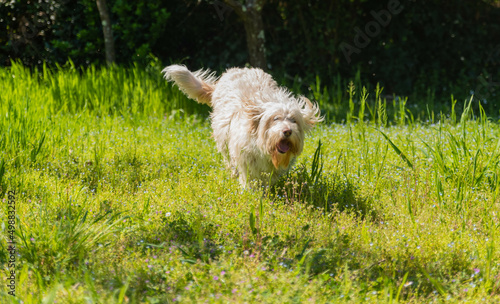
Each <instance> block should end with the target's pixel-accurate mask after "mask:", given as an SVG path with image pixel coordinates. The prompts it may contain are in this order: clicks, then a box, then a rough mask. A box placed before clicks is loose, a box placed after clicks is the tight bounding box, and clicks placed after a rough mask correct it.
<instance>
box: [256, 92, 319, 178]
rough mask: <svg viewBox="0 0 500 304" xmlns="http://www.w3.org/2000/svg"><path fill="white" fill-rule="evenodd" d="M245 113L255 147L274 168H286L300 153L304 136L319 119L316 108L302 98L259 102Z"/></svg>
mask: <svg viewBox="0 0 500 304" xmlns="http://www.w3.org/2000/svg"><path fill="white" fill-rule="evenodd" d="M247 114H249V115H250V116H251V121H252V125H251V128H252V132H253V134H255V135H257V143H258V145H259V146H260V147H261V149H262V150H263V151H265V152H266V153H267V154H269V155H270V156H271V159H272V163H273V165H274V167H275V168H276V169H279V168H280V167H282V168H283V169H285V168H288V166H289V165H290V161H291V160H292V159H293V158H294V157H296V156H298V155H299V154H300V153H302V149H303V147H304V137H305V134H306V133H307V132H309V131H310V130H311V129H312V127H313V126H314V124H315V123H316V122H318V121H320V120H321V118H320V117H319V110H318V108H317V107H316V106H314V105H313V104H312V103H311V102H310V101H309V100H308V99H307V98H304V97H303V98H301V99H298V100H297V99H295V98H289V100H287V102H267V103H262V104H260V106H258V107H252V108H251V109H250V111H247Z"/></svg>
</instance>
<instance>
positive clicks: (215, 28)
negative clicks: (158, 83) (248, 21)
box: [0, 0, 500, 96]
mask: <svg viewBox="0 0 500 304" xmlns="http://www.w3.org/2000/svg"><path fill="white" fill-rule="evenodd" d="M396 2H397V3H399V5H400V6H401V8H402V9H401V12H400V13H398V14H391V15H390V19H389V20H388V22H387V24H385V25H384V24H381V22H382V23H384V21H383V20H382V21H380V20H379V21H377V18H376V17H374V16H375V15H377V14H382V13H381V11H382V10H386V11H389V6H390V5H393V4H394V3H396ZM108 5H109V7H110V11H111V19H112V22H113V33H114V39H115V45H116V51H117V54H116V55H117V58H116V60H117V62H118V63H121V64H128V63H130V62H139V63H146V62H148V60H149V59H148V56H149V55H154V56H155V57H158V58H160V59H161V60H162V61H163V62H164V63H165V64H168V63H170V62H182V63H184V64H187V65H189V66H192V67H193V68H201V67H208V68H212V69H219V70H220V69H223V68H226V67H229V66H244V65H245V64H247V63H248V62H249V61H250V60H249V56H248V50H247V41H246V32H245V27H244V20H242V19H243V18H242V15H241V14H237V12H236V11H235V10H234V9H233V8H231V7H230V6H228V5H226V4H225V2H224V1H222V0H221V1H219V0H204V1H200V0H179V1H162V0H147V1H146V0H137V1H124V0H108ZM499 6H500V5H499V1H486V0H485V1H478V0H475V1H473V0H465V1H459V0H452V1H445V0H438V1H432V2H429V3H426V4H425V5H421V4H419V3H417V1H416V0H400V1H397V0H387V1H384V2H376V1H367V0H336V1H323V0H294V1H287V0H268V1H266V2H265V5H264V7H263V9H262V19H263V23H264V29H265V38H266V39H265V50H266V59H267V66H268V68H270V70H271V72H272V73H280V74H281V75H284V74H286V75H290V76H292V77H293V76H294V75H299V76H301V77H302V78H306V79H307V80H308V81H313V80H314V77H315V75H319V76H320V77H321V79H322V80H323V81H324V82H327V83H332V82H333V81H334V79H336V77H337V75H341V76H343V77H352V76H353V75H354V73H355V72H356V71H360V72H361V77H362V78H363V80H364V82H369V83H376V82H381V85H383V86H384V87H385V92H387V93H391V92H397V93H400V94H408V93H409V92H412V91H415V90H417V91H418V90H420V91H424V90H426V89H427V88H428V87H429V85H432V86H433V87H435V84H437V83H439V87H435V90H436V92H438V93H439V91H441V92H443V93H445V94H448V92H449V90H450V89H451V86H452V84H457V83H461V84H463V87H464V89H463V90H464V91H465V90H473V89H474V88H476V87H478V85H481V86H483V87H484V86H486V87H491V86H492V84H495V83H498V82H499V80H498V77H499V76H500V75H499V73H500V72H499V71H500V69H499V67H500V21H499V20H500V8H499ZM382 19H383V18H382ZM374 22H375V23H378V27H379V29H378V30H377V28H376V25H375V23H374ZM0 26H1V27H3V28H5V29H6V31H0V64H2V65H9V64H10V60H12V59H15V60H21V61H22V62H24V63H25V64H28V65H38V64H41V63H42V62H44V61H46V62H48V63H63V62H65V61H66V60H67V59H68V58H71V59H72V60H73V61H74V62H75V63H76V64H78V65H85V64H88V63H103V62H104V59H105V56H104V39H103V35H102V28H101V23H100V20H99V14H98V11H97V7H96V4H95V1H93V0H78V1H69V0H38V1H26V0H23V1H21V0H11V1H8V2H2V3H1V4H0ZM367 27H368V28H367ZM367 30H371V31H372V34H373V33H374V34H373V35H371V36H369V37H368V38H369V42H368V43H366V44H365V45H363V47H359V45H358V46H356V44H355V39H356V36H357V35H359V32H360V31H361V32H363V33H365V34H366V33H367ZM343 43H344V44H343ZM346 44H349V45H351V46H353V47H355V48H356V49H357V51H356V52H353V53H351V54H350V56H349V60H347V58H346V54H345V51H343V49H342V48H341V47H340V46H341V45H346ZM499 86H500V84H499ZM490 95H491V94H490ZM488 96H489V95H488Z"/></svg>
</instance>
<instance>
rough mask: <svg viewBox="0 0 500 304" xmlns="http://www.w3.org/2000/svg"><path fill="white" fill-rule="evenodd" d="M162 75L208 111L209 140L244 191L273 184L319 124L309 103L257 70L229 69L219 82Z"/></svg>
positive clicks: (172, 71) (174, 71)
mask: <svg viewBox="0 0 500 304" xmlns="http://www.w3.org/2000/svg"><path fill="white" fill-rule="evenodd" d="M163 72H164V73H165V78H166V79H167V80H170V81H174V82H175V84H176V85H177V86H178V87H179V88H180V89H181V90H182V91H183V92H184V93H185V94H186V95H187V96H188V97H190V98H192V99H194V100H196V101H198V102H199V103H204V104H207V105H209V106H211V107H212V108H213V111H212V113H211V120H212V129H213V136H214V138H215V141H216V143H217V149H218V150H219V152H220V153H222V155H223V156H224V158H225V160H226V162H227V164H228V166H229V167H230V168H232V169H233V174H234V175H235V176H239V181H240V184H241V185H242V186H243V187H246V186H247V183H249V182H251V181H253V180H257V181H260V182H262V184H267V182H268V181H270V182H271V184H272V183H274V182H275V181H276V180H277V179H278V178H279V176H280V175H281V174H283V173H285V172H287V171H288V169H289V168H290V167H291V166H292V165H293V164H294V162H295V160H296V158H297V156H299V154H300V153H301V152H302V148H303V146H304V136H305V134H306V133H308V132H309V131H310V130H311V129H312V127H313V126H314V124H315V123H317V122H319V121H322V120H323V118H322V117H321V116H320V111H319V108H318V106H317V105H316V104H312V103H311V102H310V101H309V99H307V98H305V97H303V96H299V97H298V98H297V97H294V96H292V94H291V93H290V92H289V91H288V90H286V89H284V88H280V87H278V85H277V83H276V81H274V80H273V79H272V77H271V75H269V74H267V73H265V72H264V71H262V70H261V69H248V68H244V69H240V68H231V69H228V70H227V71H226V72H225V73H224V74H222V76H221V77H220V79H218V80H217V78H216V77H215V76H214V74H213V73H210V72H209V71H203V70H199V71H196V72H190V71H189V70H188V69H187V68H186V67H185V66H181V65H171V66H168V67H166V68H165V69H164V70H163Z"/></svg>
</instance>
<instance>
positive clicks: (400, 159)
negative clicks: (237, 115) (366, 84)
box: [0, 66, 500, 303]
mask: <svg viewBox="0 0 500 304" xmlns="http://www.w3.org/2000/svg"><path fill="white" fill-rule="evenodd" d="M69 69H70V70H69V71H67V70H65V69H63V68H61V69H60V70H52V71H49V70H47V71H45V70H44V71H37V72H29V71H28V70H27V69H25V68H22V67H20V66H15V67H14V68H13V69H12V70H2V71H1V72H0V75H1V79H2V82H0V86H2V89H3V91H2V92H6V93H5V94H3V95H2V96H1V97H0V98H2V103H0V110H1V111H0V115H1V116H2V119H1V120H0V125H1V135H0V139H1V141H0V146H1V147H2V149H1V150H0V160H1V161H2V163H3V164H4V168H5V170H4V171H1V170H0V172H2V174H1V180H0V184H3V185H6V186H7V188H8V189H9V190H10V189H15V190H16V192H17V193H18V195H17V209H16V212H17V216H18V218H19V226H18V228H17V234H16V237H17V241H18V246H19V251H18V253H19V255H18V261H19V262H18V265H17V268H16V269H17V276H18V277H17V278H18V287H17V288H18V290H17V293H18V295H19V299H22V301H23V302H24V303H39V302H41V301H42V300H44V301H46V302H49V303H50V302H53V301H54V300H56V301H57V302H59V303H83V302H106V303H115V302H116V303H124V302H129V303H138V302H145V303H169V302H188V303H189V302H192V303H200V302H209V303H219V302H245V301H246V302H270V303H283V302H308V301H309V302H314V303H331V302H354V303H358V302H366V303H391V302H398V301H399V302H409V303H421V302H423V301H436V302H438V301H448V302H452V303H453V302H463V301H466V300H468V301H482V300H483V298H484V301H486V302H495V301H498V300H499V298H498V294H499V288H500V286H499V284H498V273H499V269H500V264H499V262H498V261H499V259H498V252H499V249H500V247H499V244H498V231H499V230H498V226H499V218H498V216H499V211H500V210H499V208H500V206H499V201H498V199H499V196H498V195H499V189H500V188H499V180H498V173H499V159H500V158H499V155H500V144H499V142H500V141H499V134H500V129H499V128H498V125H497V124H496V123H495V122H493V121H491V120H490V119H488V118H487V117H486V115H485V114H484V113H483V112H481V111H480V112H477V113H476V112H474V111H472V108H473V107H472V106H468V104H467V105H466V108H465V109H464V111H463V113H464V114H462V115H461V116H460V117H456V116H453V115H450V117H445V116H443V115H435V117H434V118H433V119H434V120H432V119H429V121H417V120H416V119H413V120H412V119H411V117H410V114H408V111H407V108H405V102H406V101H404V102H403V101H401V103H400V104H396V106H397V107H399V108H398V110H399V111H397V112H394V113H393V112H392V110H391V111H389V112H387V111H386V110H384V109H383V103H380V102H379V103H377V107H374V106H373V105H374V103H371V104H367V105H366V108H365V109H366V110H367V111H368V112H369V114H368V113H367V114H366V115H365V113H360V111H361V112H362V109H361V108H358V107H359V106H360V104H359V102H356V104H354V101H352V102H353V105H355V107H354V109H353V110H352V111H351V110H350V109H349V111H350V113H349V117H347V116H346V123H345V124H329V123H324V124H322V125H319V126H317V127H316V128H315V130H314V131H313V132H312V134H311V136H309V137H307V139H306V143H305V149H304V152H303V154H302V155H301V156H300V157H299V159H298V162H297V164H296V166H295V167H294V168H293V169H292V170H291V171H290V172H289V174H287V175H284V176H283V177H282V178H281V179H280V180H279V181H278V183H277V184H276V186H275V187H273V188H271V189H259V190H252V191H250V190H243V189H242V188H241V187H240V186H239V183H238V181H237V180H235V179H233V178H232V177H231V174H230V172H229V171H228V170H227V169H226V167H225V165H224V164H223V160H222V156H221V155H220V154H219V153H218V152H217V151H216V147H215V143H214V142H213V140H212V138H211V129H210V126H209V123H208V120H207V116H206V112H204V111H205V110H206V109H198V108H196V107H197V106H195V105H194V102H191V101H188V100H186V99H185V98H184V97H183V96H182V95H181V94H180V93H179V92H177V91H176V90H175V89H172V88H171V87H168V86H167V85H165V84H164V82H163V80H162V79H161V75H160V76H158V75H156V74H152V71H142V70H140V69H139V68H132V69H130V70H127V69H124V68H117V67H114V68H110V69H103V70H102V71H99V70H96V69H95V68H94V69H93V68H88V69H86V70H78V71H76V70H74V69H75V68H74V67H71V66H70V67H69ZM12 75H16V77H15V78H13V77H12ZM142 78H144V79H142ZM13 79H15V80H13ZM141 79H142V80H141ZM107 81H109V82H107ZM115 86H118V87H120V88H119V89H118V88H115ZM125 86H130V87H129V88H128V89H127V90H125V89H124V87H125ZM19 88H24V89H22V90H21V89H19ZM108 88H111V89H110V90H109V91H107V89H108ZM141 90H142V91H141ZM57 92H59V93H57ZM125 93H126V94H125ZM313 93H315V94H316V95H317V94H319V93H318V92H316V91H315V92H313ZM93 94H95V95H96V96H93ZM124 94H125V95H127V96H125V95H124ZM75 95H78V96H75ZM82 96H84V97H82ZM92 96H93V97H92ZM355 96H356V95H355ZM318 97H321V96H319V95H318ZM122 99H124V100H128V101H127V102H126V103H124V104H120V103H119V101H120V100H122ZM365 101H366V100H365ZM375 101H377V100H375ZM85 102H87V105H85ZM323 102H326V100H324V101H323ZM366 102H372V101H366ZM89 103H92V105H91V106H90V104H89ZM190 107H193V108H190ZM327 108H328V107H327ZM479 108H480V107H479ZM180 109H182V110H180ZM370 111H371V112H370ZM384 111H385V112H384ZM195 113H201V114H198V115H194V114H195ZM384 113H385V114H384ZM388 113H389V114H388ZM384 115H385V116H384ZM387 115H389V118H387ZM391 116H392V117H393V118H392V119H391ZM359 117H368V119H365V120H363V119H359ZM320 142H321V144H320ZM1 167H2V166H1V165H0V168H1ZM2 191H5V189H3V190H2ZM2 193H5V192H2ZM1 199H2V207H1V210H0V212H2V214H5V211H6V207H5V206H6V204H5V202H6V200H5V197H2V198H1ZM0 227H1V229H0V230H1V231H0V239H1V242H0V244H2V248H1V249H2V251H1V252H0V261H1V262H2V265H4V266H3V268H2V275H5V274H7V271H8V268H7V267H6V266H5V265H6V263H5V262H6V259H7V255H6V250H5V244H6V238H5V236H6V235H7V233H6V227H5V223H2V224H0ZM5 292H6V289H5V286H4V285H2V287H0V302H2V303H9V302H15V301H16V300H15V299H14V298H12V297H8V296H7V295H6V293H5Z"/></svg>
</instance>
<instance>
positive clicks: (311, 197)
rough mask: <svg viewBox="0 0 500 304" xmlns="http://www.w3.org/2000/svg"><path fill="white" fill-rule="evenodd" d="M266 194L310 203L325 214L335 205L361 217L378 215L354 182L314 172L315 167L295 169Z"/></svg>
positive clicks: (333, 175)
mask: <svg viewBox="0 0 500 304" xmlns="http://www.w3.org/2000/svg"><path fill="white" fill-rule="evenodd" d="M268 194H269V195H270V196H271V197H275V198H277V199H281V200H284V201H285V202H286V203H293V202H300V203H303V204H310V205H312V206H314V207H315V208H318V209H322V210H323V211H324V212H325V213H328V212H330V211H332V210H333V209H334V208H335V209H337V210H339V211H340V212H348V213H354V214H355V215H357V216H360V217H362V218H372V219H374V218H377V217H378V216H377V212H376V210H375V208H374V207H373V204H372V201H371V199H370V198H368V197H363V196H362V195H361V194H360V193H359V187H358V186H357V185H356V184H354V183H352V182H351V181H349V179H347V178H344V177H341V176H338V175H335V174H324V173H321V172H316V174H315V172H314V167H313V168H312V170H311V172H309V171H308V170H307V168H306V167H305V166H303V165H302V166H299V167H297V168H295V169H294V170H293V171H292V172H290V173H289V174H287V175H286V176H284V177H282V178H281V179H280V180H279V181H278V182H277V183H276V185H274V187H271V188H270V189H268Z"/></svg>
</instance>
